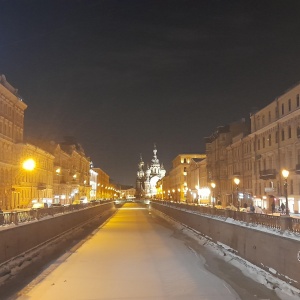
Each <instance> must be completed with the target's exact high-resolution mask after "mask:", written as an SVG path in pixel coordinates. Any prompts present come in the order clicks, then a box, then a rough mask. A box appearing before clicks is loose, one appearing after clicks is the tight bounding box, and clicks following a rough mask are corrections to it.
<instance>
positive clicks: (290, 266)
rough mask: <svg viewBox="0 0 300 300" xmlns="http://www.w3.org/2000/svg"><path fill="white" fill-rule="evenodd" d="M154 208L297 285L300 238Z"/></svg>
mask: <svg viewBox="0 0 300 300" xmlns="http://www.w3.org/2000/svg"><path fill="white" fill-rule="evenodd" d="M151 208H154V209H156V210H158V211H160V212H162V213H164V214H166V215H168V216H170V217H171V218H173V219H174V220H176V221H178V222H180V223H182V224H185V225H187V226H188V227H191V228H193V229H195V230H196V231H198V232H200V233H201V234H202V235H203V236H208V237H209V238H211V239H212V241H214V242H220V243H223V244H225V245H227V246H228V247H230V248H232V249H233V250H234V251H235V252H236V254H237V255H238V256H240V257H242V258H243V259H245V260H247V261H249V262H251V263H252V264H254V265H256V266H258V267H260V268H261V269H264V270H266V271H268V272H270V271H273V270H275V271H276V274H274V273H273V272H272V274H273V275H275V276H277V277H278V278H280V279H282V280H284V281H286V282H288V283H290V284H291V285H292V286H294V287H296V288H298V289H300V271H299V269H300V241H299V239H300V238H298V239H297V238H294V239H293V238H292V236H293V234H291V238H289V237H287V236H286V235H283V234H282V235H280V234H279V235H278V234H275V233H274V234H272V233H268V232H265V231H260V230H256V229H255V228H251V227H246V226H239V225H237V224H231V223H228V222H225V221H222V220H218V219H214V218H210V217H206V216H204V215H198V214H194V213H191V212H188V211H183V210H179V209H176V208H173V207H170V206H164V205H161V204H158V203H153V202H152V203H151Z"/></svg>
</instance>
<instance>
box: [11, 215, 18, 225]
mask: <svg viewBox="0 0 300 300" xmlns="http://www.w3.org/2000/svg"><path fill="white" fill-rule="evenodd" d="M12 222H13V223H14V224H15V225H18V213H17V212H12Z"/></svg>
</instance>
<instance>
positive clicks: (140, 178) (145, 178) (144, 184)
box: [136, 145, 166, 198]
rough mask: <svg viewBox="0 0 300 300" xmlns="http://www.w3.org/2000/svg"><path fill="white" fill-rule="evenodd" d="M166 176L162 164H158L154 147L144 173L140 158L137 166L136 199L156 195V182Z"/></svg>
mask: <svg viewBox="0 0 300 300" xmlns="http://www.w3.org/2000/svg"><path fill="white" fill-rule="evenodd" d="M165 175H166V170H165V169H164V166H163V164H160V162H159V159H158V157H157V149H156V146H155V145H154V149H153V158H152V160H151V163H150V165H147V169H146V171H144V162H143V160H142V157H140V162H139V164H138V171H137V180H136V196H137V198H143V197H146V198H152V197H156V195H157V193H158V192H157V188H156V186H157V182H158V181H159V180H161V179H162V178H163V177H164V176H165Z"/></svg>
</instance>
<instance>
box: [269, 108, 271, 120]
mask: <svg viewBox="0 0 300 300" xmlns="http://www.w3.org/2000/svg"><path fill="white" fill-rule="evenodd" d="M269 123H271V112H270V111H269Z"/></svg>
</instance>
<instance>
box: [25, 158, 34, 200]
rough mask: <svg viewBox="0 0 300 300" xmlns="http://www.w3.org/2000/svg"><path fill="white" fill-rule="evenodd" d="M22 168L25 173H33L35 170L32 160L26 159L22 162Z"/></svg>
mask: <svg viewBox="0 0 300 300" xmlns="http://www.w3.org/2000/svg"><path fill="white" fill-rule="evenodd" d="M22 168H23V169H24V170H26V171H29V172H31V171H33V170H34V169H35V161H34V160H33V159H32V158H28V159H26V160H24V161H23V163H22ZM32 184H33V183H32V182H31V191H30V198H31V199H30V201H32Z"/></svg>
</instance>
